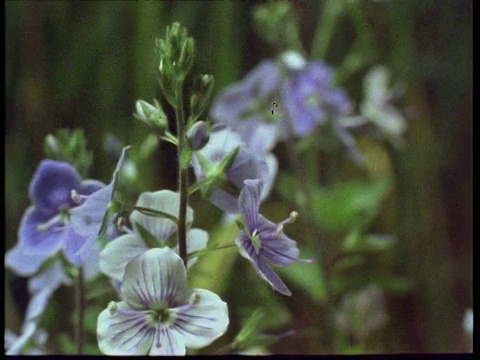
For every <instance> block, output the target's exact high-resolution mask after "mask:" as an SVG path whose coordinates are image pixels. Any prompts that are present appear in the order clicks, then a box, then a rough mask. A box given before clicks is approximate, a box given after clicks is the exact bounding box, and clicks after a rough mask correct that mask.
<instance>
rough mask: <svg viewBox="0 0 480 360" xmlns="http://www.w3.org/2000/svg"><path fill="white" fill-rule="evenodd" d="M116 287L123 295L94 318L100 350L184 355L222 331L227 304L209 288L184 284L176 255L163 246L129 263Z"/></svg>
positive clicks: (184, 279)
mask: <svg viewBox="0 0 480 360" xmlns="http://www.w3.org/2000/svg"><path fill="white" fill-rule="evenodd" d="M121 292H122V295H123V299H124V300H123V301H120V302H117V303H116V302H113V301H112V302H111V303H110V304H109V305H108V307H107V308H106V309H105V310H103V311H102V312H101V313H100V315H99V317H98V322H97V339H98V346H99V348H100V350H101V351H102V352H103V353H105V354H108V355H185V354H186V348H192V349H198V348H202V347H205V346H207V345H209V344H210V343H212V342H213V341H214V340H216V339H217V338H218V337H220V336H221V335H223V334H224V333H225V331H226V330H227V327H228V323H229V319H228V308H227V304H226V303H225V302H223V301H222V300H221V299H220V297H218V295H216V294H214V293H212V292H211V291H209V290H204V289H193V290H190V289H188V283H187V272H186V269H185V266H184V264H183V262H182V259H181V258H180V257H179V256H178V255H177V254H176V253H175V252H174V251H173V250H171V249H170V248H168V247H165V248H162V249H150V250H148V251H147V252H145V253H144V254H142V255H141V256H138V257H136V258H135V259H134V260H132V261H131V262H129V263H128V265H127V267H126V269H125V276H124V277H123V283H122V287H121Z"/></svg>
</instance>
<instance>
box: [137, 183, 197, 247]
mask: <svg viewBox="0 0 480 360" xmlns="http://www.w3.org/2000/svg"><path fill="white" fill-rule="evenodd" d="M137 206H139V207H144V208H149V209H153V210H157V211H162V212H164V213H167V214H170V215H172V216H174V217H178V210H179V207H180V195H179V194H178V193H177V192H173V191H170V190H161V191H156V192H144V193H142V194H141V195H140V197H139V198H138V201H137ZM192 221H193V210H192V209H191V208H190V207H188V208H187V224H191V223H192ZM130 222H131V223H132V225H133V228H134V231H135V232H136V233H137V234H139V235H140V232H139V231H138V226H137V224H140V225H141V226H143V227H144V228H145V229H146V230H148V231H149V232H150V233H151V234H152V235H153V236H154V237H155V238H156V239H158V240H166V239H168V238H169V237H170V236H171V235H172V234H173V233H174V232H175V231H177V226H176V224H175V223H174V222H173V221H172V220H169V219H166V218H162V217H158V216H149V215H145V214H142V213H141V212H139V211H137V210H135V211H133V212H132V214H131V215H130Z"/></svg>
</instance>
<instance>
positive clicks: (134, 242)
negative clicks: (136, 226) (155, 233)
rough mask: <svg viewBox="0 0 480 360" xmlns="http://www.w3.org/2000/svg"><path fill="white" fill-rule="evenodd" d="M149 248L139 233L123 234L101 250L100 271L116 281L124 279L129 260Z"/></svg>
mask: <svg viewBox="0 0 480 360" xmlns="http://www.w3.org/2000/svg"><path fill="white" fill-rule="evenodd" d="M147 250H148V246H147V245H146V244H145V243H144V242H143V241H142V240H141V239H140V238H139V237H138V236H137V235H134V234H126V235H122V236H120V237H118V238H117V239H115V240H113V241H111V242H109V243H108V244H107V245H106V246H105V247H104V248H103V250H102V251H101V252H100V259H99V266H100V271H102V272H103V273H104V274H105V275H107V276H108V277H110V278H112V279H114V280H116V281H122V279H123V275H124V274H125V266H127V264H128V262H129V261H131V260H133V259H134V258H136V257H137V256H139V255H141V254H143V253H144V252H145V251H147Z"/></svg>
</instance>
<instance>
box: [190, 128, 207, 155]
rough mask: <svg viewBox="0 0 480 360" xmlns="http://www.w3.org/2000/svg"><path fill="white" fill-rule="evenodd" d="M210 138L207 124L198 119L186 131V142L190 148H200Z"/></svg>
mask: <svg viewBox="0 0 480 360" xmlns="http://www.w3.org/2000/svg"><path fill="white" fill-rule="evenodd" d="M209 139H210V135H209V130H208V126H207V124H206V123H205V122H204V121H198V122H196V123H195V124H193V126H192V127H190V129H188V131H187V143H188V145H189V146H190V149H192V150H194V151H196V150H200V149H202V148H203V147H204V146H205V145H206V144H207V143H208V140H209Z"/></svg>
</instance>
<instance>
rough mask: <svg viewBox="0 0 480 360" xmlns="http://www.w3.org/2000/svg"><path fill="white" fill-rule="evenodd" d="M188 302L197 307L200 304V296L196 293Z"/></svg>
mask: <svg viewBox="0 0 480 360" xmlns="http://www.w3.org/2000/svg"><path fill="white" fill-rule="evenodd" d="M188 302H189V303H190V304H192V305H197V304H198V303H199V302H200V295H198V294H197V293H195V292H194V293H193V294H192V296H190V300H189V301H188Z"/></svg>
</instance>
